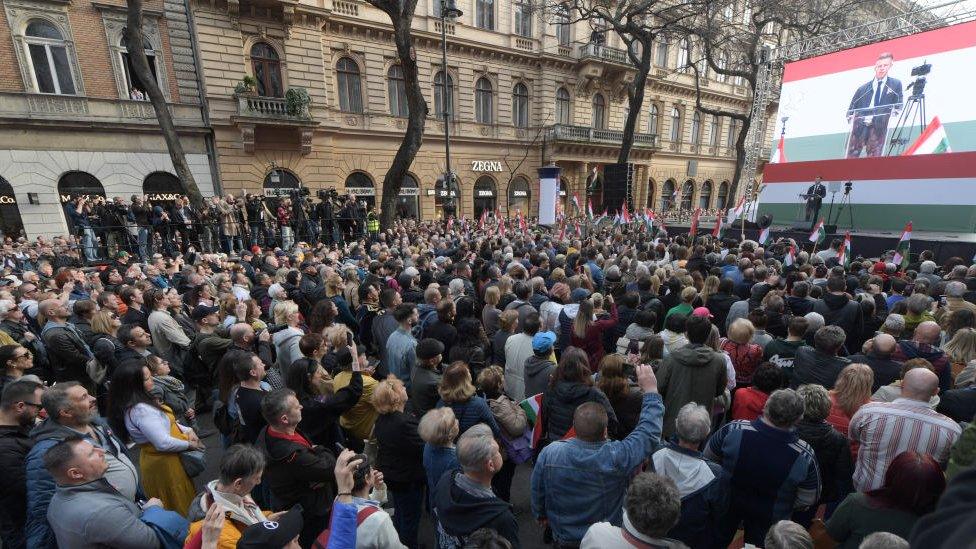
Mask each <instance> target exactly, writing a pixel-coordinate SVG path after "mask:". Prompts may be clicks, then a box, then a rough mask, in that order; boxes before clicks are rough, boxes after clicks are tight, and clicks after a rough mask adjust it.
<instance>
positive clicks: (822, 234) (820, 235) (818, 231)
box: [810, 219, 827, 244]
mask: <svg viewBox="0 0 976 549" xmlns="http://www.w3.org/2000/svg"><path fill="white" fill-rule="evenodd" d="M826 238H827V230H826V229H824V220H823V219H821V220H820V221H818V222H817V224H816V225H815V226H814V227H813V231H812V232H811V233H810V242H815V243H817V244H821V243H822V242H823V241H824V240H826Z"/></svg>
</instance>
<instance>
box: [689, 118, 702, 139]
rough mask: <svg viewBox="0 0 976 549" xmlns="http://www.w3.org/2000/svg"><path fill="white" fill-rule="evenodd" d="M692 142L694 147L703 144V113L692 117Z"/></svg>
mask: <svg viewBox="0 0 976 549" xmlns="http://www.w3.org/2000/svg"><path fill="white" fill-rule="evenodd" d="M691 142H692V144H694V145H698V144H700V143H701V113H699V112H697V111H696V112H695V114H694V116H692V117H691Z"/></svg>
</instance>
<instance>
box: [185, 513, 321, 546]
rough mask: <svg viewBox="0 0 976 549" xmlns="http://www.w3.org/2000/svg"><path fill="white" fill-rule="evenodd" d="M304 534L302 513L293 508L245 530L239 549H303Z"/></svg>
mask: <svg viewBox="0 0 976 549" xmlns="http://www.w3.org/2000/svg"><path fill="white" fill-rule="evenodd" d="M225 520H226V519H225ZM303 532H304V521H303V520H302V513H301V511H300V510H298V509H297V508H292V509H290V510H288V511H286V512H283V513H279V514H277V516H276V517H275V519H274V520H265V521H261V522H256V523H254V524H252V525H250V526H248V527H247V528H245V529H244V530H243V531H242V532H241V537H240V538H239V539H238V541H237V549H279V548H281V549H301V548H302V544H301V542H300V540H301V535H302V533H303ZM204 549H209V548H204Z"/></svg>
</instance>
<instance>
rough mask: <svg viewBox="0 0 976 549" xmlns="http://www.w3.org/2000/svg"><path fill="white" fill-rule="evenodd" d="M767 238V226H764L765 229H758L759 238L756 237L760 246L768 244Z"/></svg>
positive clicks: (768, 236)
mask: <svg viewBox="0 0 976 549" xmlns="http://www.w3.org/2000/svg"><path fill="white" fill-rule="evenodd" d="M769 239H770V235H769V227H766V228H765V229H763V230H762V231H760V233H759V238H758V240H757V241H758V242H759V245H760V246H765V245H767V244H769Z"/></svg>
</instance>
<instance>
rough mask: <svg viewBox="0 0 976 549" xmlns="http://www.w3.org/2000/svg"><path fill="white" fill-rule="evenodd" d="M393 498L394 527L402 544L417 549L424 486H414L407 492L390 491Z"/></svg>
mask: <svg viewBox="0 0 976 549" xmlns="http://www.w3.org/2000/svg"><path fill="white" fill-rule="evenodd" d="M390 495H391V496H392V497H393V509H394V513H393V526H394V528H396V531H397V534H399V535H400V543H402V544H404V545H406V546H407V547H409V548H410V549H415V548H416V547H417V529H418V527H419V526H420V514H421V513H422V512H423V508H424V485H423V484H412V485H410V487H409V488H408V489H406V490H393V489H392V488H391V489H390Z"/></svg>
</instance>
